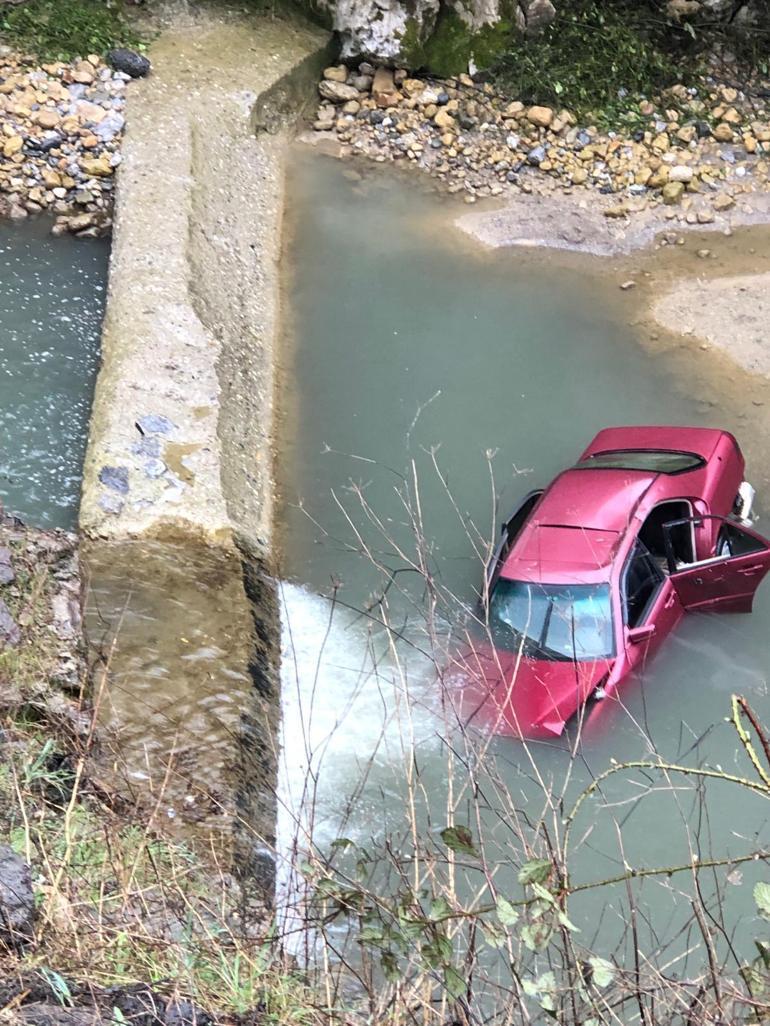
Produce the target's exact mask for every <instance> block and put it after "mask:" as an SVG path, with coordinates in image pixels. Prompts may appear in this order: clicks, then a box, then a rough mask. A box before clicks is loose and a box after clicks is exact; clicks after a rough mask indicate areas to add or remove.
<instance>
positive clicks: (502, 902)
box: [496, 898, 519, 926]
mask: <svg viewBox="0 0 770 1026" xmlns="http://www.w3.org/2000/svg"><path fill="white" fill-rule="evenodd" d="M496 911H497V918H498V919H499V920H500V922H501V923H502V925H503V926H515V924H516V923H517V922H518V921H519V913H518V912H517V911H516V909H515V908H514V907H513V905H512V904H511V903H510V901H508V899H507V898H498V899H497V909H496Z"/></svg>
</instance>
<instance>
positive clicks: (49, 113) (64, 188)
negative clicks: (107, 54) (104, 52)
mask: <svg viewBox="0 0 770 1026" xmlns="http://www.w3.org/2000/svg"><path fill="white" fill-rule="evenodd" d="M130 79H131V76H130V75H128V74H126V73H124V72H123V71H116V70H114V69H113V68H112V67H108V66H107V65H106V64H105V63H104V61H103V60H102V58H100V57H99V56H97V55H96V54H91V55H89V56H88V57H84V59H83V60H79V61H74V62H71V63H66V62H62V61H54V62H51V63H43V64H41V63H39V62H38V61H37V60H35V59H34V58H31V57H25V56H23V55H20V54H17V53H14V51H13V50H12V49H11V48H10V47H8V46H0V216H3V217H9V218H12V219H13V220H23V219H24V218H26V217H28V216H29V215H30V214H39V213H41V212H47V213H51V214H53V215H55V217H56V221H55V224H54V232H55V233H61V232H64V231H72V232H75V233H77V234H78V235H95V234H99V233H101V232H104V231H106V230H108V229H109V226H110V223H111V216H112V204H113V192H114V173H115V170H116V168H117V167H118V166H119V164H120V161H121V154H120V143H121V138H122V134H123V126H124V124H125V116H124V109H125V102H126V84H127V83H128V82H129V81H130Z"/></svg>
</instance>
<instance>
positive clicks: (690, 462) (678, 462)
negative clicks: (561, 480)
mask: <svg viewBox="0 0 770 1026" xmlns="http://www.w3.org/2000/svg"><path fill="white" fill-rule="evenodd" d="M704 462H705V461H704V460H703V459H702V457H700V456H696V455H695V454H694V453H691V452H670V451H668V450H663V449H615V450H614V451H613V452H597V453H596V454H595V455H594V456H586V458H585V459H584V460H581V461H580V463H578V464H577V466H576V468H575V469H577V470H590V469H595V468H597V467H601V468H604V469H606V470H651V471H653V473H655V474H682V473H683V472H684V471H685V470H696V469H697V468H698V467H702V466H703V464H704Z"/></svg>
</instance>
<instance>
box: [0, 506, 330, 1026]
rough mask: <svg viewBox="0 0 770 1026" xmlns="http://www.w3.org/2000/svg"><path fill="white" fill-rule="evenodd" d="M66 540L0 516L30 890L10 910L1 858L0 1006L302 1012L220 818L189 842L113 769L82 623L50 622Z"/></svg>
mask: <svg viewBox="0 0 770 1026" xmlns="http://www.w3.org/2000/svg"><path fill="white" fill-rule="evenodd" d="M74 544H75V543H74V540H73V539H72V538H69V537H68V536H64V535H60V534H55V533H54V534H50V535H49V534H45V533H39V532H35V531H27V530H25V529H23V528H20V527H18V526H17V525H15V524H14V523H13V522H6V521H3V522H0V564H2V567H3V568H4V571H5V573H4V576H3V579H2V585H0V594H1V595H2V599H0V601H1V602H2V603H3V605H2V607H0V608H2V610H3V616H4V617H5V619H1V620H0V626H1V627H2V629H3V630H4V631H6V637H8V636H9V634H8V632H9V631H10V633H11V634H12V635H13V636H12V638H11V640H10V641H9V642H8V643H6V644H5V645H4V646H3V645H2V644H0V864H2V865H5V862H6V854H7V847H6V846H7V845H10V847H11V848H12V849H13V851H14V852H15V853H16V854H17V855H19V856H20V857H21V858H22V859H23V860H24V862H25V863H26V864H28V865H29V866H30V867H31V870H32V881H31V895H30V900H29V901H27V900H26V899H24V902H23V904H24V905H25V907H26V908H30V905H31V903H32V902H34V914H33V915H31V916H26V917H25V918H24V922H23V923H22V924H21V926H19V924H18V923H17V922H15V921H13V920H12V919H11V918H10V917H9V915H8V905H7V904H6V903H7V901H8V899H9V894H10V897H11V901H12V902H13V900H14V898H15V897H17V890H16V886H15V882H14V881H13V880H10V881H9V879H8V878H7V876H6V875H5V874H6V872H7V867H6V868H3V870H2V872H0V1011H4V1010H7V1009H15V1008H19V1009H21V1008H23V1006H25V1005H28V1004H30V1003H36V1002H37V1003H40V1002H42V1003H44V1004H47V1005H48V1006H51V1007H52V1008H53V1009H54V1010H56V1009H59V1010H61V1012H62V1013H66V1012H67V1010H69V1009H73V1008H75V1009H76V1008H80V1007H86V1006H87V1007H93V1006H96V1007H97V1008H98V1009H99V1010H100V1012H101V1013H102V1019H103V1021H107V1022H109V1021H112V1022H114V1023H118V1024H120V1023H124V1022H130V1021H136V1020H137V1015H138V1014H139V1013H140V1012H144V1013H147V1014H149V1013H150V1012H153V1018H152V1021H153V1022H156V1023H163V1022H168V1023H169V1024H170V1023H172V1022H173V1023H174V1024H175V1026H184V1024H185V1023H187V1022H191V1021H193V1019H196V1020H197V1022H198V1026H203V1023H204V1022H210V1021H211V1019H215V1020H216V1021H222V1022H242V1021H247V1020H251V1019H253V1017H254V1015H255V1014H256V1013H255V1010H257V1011H258V1019H259V1021H260V1022H261V1023H265V1024H269V1023H278V1022H280V1023H286V1024H288V1026H303V1024H305V1023H307V1022H308V1021H309V1019H310V1018H311V1015H312V1012H311V1011H310V1008H311V1005H310V1001H309V998H308V992H307V989H306V987H305V985H304V982H303V981H302V979H301V978H299V977H298V975H297V974H296V972H295V971H294V970H293V969H292V968H291V967H290V966H289V965H288V964H287V963H286V962H285V960H284V958H283V955H282V951H281V948H280V945H276V944H275V943H274V937H273V934H272V932H271V924H270V916H269V913H267V912H266V910H265V906H264V904H263V903H260V902H254V901H249V900H247V898H246V896H245V895H244V893H243V889H242V888H241V887H240V885H239V882H238V881H237V880H236V879H235V878H234V876H233V875H232V867H231V865H230V860H229V858H228V838H229V834H228V832H227V824H224V826H223V827H222V830H223V832H224V836H223V837H222V836H220V833H219V831H215V830H212V831H211V832H210V833H209V834H207V833H205V832H204V830H203V828H202V827H201V829H200V831H199V832H197V833H196V834H195V842H196V843H195V844H194V845H193V844H192V842H191V841H190V839H189V838H188V839H187V840H186V841H185V840H182V839H180V838H179V837H178V836H177V835H175V834H173V833H170V832H169V831H168V829H164V826H165V824H164V817H165V807H166V803H164V793H163V786H161V787H159V788H158V789H157V791H156V792H155V793H154V794H153V795H152V796H147V795H145V796H144V798H141V799H140V798H137V800H136V801H135V802H133V801H131V800H130V799H128V798H127V796H126V794H125V789H122V790H120V792H118V791H117V790H116V789H115V785H114V783H112V777H111V770H110V767H111V766H112V765H113V764H114V763H115V761H116V760H119V753H112V751H111V748H110V743H109V738H108V737H107V735H105V734H104V732H103V731H100V730H99V728H98V726H97V720H98V715H97V710H98V706H99V704H100V702H101V699H102V696H101V687H102V677H103V673H102V670H101V668H100V669H99V670H98V672H97V673H96V674H95V676H94V680H93V681H92V680H90V679H89V674H88V671H87V668H86V665H85V661H84V660H83V659H82V658H81V655H82V650H81V644H80V635H79V632H77V631H76V630H71V629H69V628H66V627H65V629H64V630H62V629H61V624H62V620H61V617H62V615H63V608H64V606H65V605H66V604H67V600H68V598H70V597H71V598H72V600H73V601H74V602H75V603H77V594H78V590H77V579H76V573H77V570H76V566H77V562H76V554H75V549H74ZM4 560H5V561H4ZM9 567H10V568H11V569H10V570H9V569H8V568H9ZM9 618H10V619H9ZM11 620H12V621H13V623H14V624H16V625H18V626H17V628H16V631H18V633H16V631H11V630H10V621H11ZM91 655H93V653H91ZM166 822H168V821H166ZM12 922H13V925H12V926H11V925H9V924H10V923H12ZM167 1008H168V1009H171V1011H169V1012H168V1014H167V1015H165V1017H164V1014H161V1011H162V1010H165V1009H167ZM159 1010H161V1011H159ZM204 1013H206V1014H205V1015H204ZM3 1021H5V1020H3ZM10 1021H11V1022H13V1019H11V1020H10ZM46 1021H50V1020H46ZM67 1021H68V1019H67V1016H66V1014H62V1022H63V1023H65V1022H67ZM139 1021H149V1020H145V1019H144V1018H140V1019H139Z"/></svg>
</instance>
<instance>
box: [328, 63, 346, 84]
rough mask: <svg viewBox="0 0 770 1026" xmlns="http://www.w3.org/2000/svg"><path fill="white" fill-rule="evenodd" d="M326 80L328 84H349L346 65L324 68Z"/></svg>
mask: <svg viewBox="0 0 770 1026" xmlns="http://www.w3.org/2000/svg"><path fill="white" fill-rule="evenodd" d="M324 78H325V79H326V81H327V82H347V80H348V69H347V68H346V66H345V65H344V64H337V65H335V66H333V67H331V68H324Z"/></svg>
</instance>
